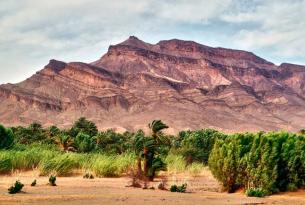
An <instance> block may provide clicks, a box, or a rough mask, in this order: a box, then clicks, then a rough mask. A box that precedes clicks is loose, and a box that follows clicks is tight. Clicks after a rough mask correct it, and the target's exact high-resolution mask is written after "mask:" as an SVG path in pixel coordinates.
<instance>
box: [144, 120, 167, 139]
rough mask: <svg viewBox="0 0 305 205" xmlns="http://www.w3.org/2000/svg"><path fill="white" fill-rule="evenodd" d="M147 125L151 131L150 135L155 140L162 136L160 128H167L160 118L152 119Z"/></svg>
mask: <svg viewBox="0 0 305 205" xmlns="http://www.w3.org/2000/svg"><path fill="white" fill-rule="evenodd" d="M148 127H149V129H150V131H151V134H152V137H153V138H154V139H155V140H158V138H160V136H162V130H164V129H167V128H168V126H167V125H166V124H164V123H163V122H162V121H161V120H153V121H152V122H151V123H149V124H148Z"/></svg>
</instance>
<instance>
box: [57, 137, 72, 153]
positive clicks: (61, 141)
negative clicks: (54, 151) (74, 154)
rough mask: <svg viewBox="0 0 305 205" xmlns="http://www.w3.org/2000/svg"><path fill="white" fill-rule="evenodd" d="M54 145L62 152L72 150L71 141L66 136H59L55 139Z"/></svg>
mask: <svg viewBox="0 0 305 205" xmlns="http://www.w3.org/2000/svg"><path fill="white" fill-rule="evenodd" d="M56 143H57V144H58V145H59V147H60V149H61V150H62V151H69V150H74V142H73V139H72V138H71V137H70V136H69V135H67V134H59V135H57V137H56Z"/></svg>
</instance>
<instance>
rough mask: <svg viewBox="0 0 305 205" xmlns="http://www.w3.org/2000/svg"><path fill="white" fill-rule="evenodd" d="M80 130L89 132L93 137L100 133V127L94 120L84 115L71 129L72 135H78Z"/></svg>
mask: <svg viewBox="0 0 305 205" xmlns="http://www.w3.org/2000/svg"><path fill="white" fill-rule="evenodd" d="M80 132H82V133H84V134H87V135H89V136H91V137H94V136H96V135H97V134H98V129H97V127H96V125H95V124H94V123H93V122H92V121H89V120H87V119H86V118H84V117H81V118H79V119H78V120H77V121H76V122H75V123H74V124H73V126H72V128H71V130H70V135H71V136H72V137H76V136H77V135H78V133H80Z"/></svg>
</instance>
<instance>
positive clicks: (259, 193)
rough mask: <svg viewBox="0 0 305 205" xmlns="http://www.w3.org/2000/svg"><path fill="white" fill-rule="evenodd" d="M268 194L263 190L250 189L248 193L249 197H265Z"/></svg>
mask: <svg viewBox="0 0 305 205" xmlns="http://www.w3.org/2000/svg"><path fill="white" fill-rule="evenodd" d="M267 194H268V192H267V191H265V190H264V189H261V188H250V189H248V190H247V191H246V195H247V196H248V197H264V196H266V195H267Z"/></svg>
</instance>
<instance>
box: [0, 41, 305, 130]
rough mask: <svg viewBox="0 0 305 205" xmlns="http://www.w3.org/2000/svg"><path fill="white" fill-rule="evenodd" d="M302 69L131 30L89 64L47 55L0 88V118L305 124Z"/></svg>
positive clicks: (112, 123) (256, 126)
mask: <svg viewBox="0 0 305 205" xmlns="http://www.w3.org/2000/svg"><path fill="white" fill-rule="evenodd" d="M304 85H305V67H304V66H299V65H292V64H287V63H283V64H282V65H280V66H276V65H274V64H273V63H271V62H268V61H266V60H264V59H262V58H260V57H258V56H256V55H254V54H253V53H250V52H246V51H240V50H232V49H225V48H212V47H208V46H204V45H200V44H198V43H195V42H193V41H182V40H177V39H173V40H168V41H160V42H159V43H157V44H149V43H145V42H143V41H141V40H139V39H138V38H136V37H134V36H131V37H129V39H127V40H126V41H124V42H122V43H120V44H117V45H114V46H110V47H109V49H108V52H107V53H106V54H105V55H103V56H102V57H101V58H100V59H99V60H97V61H95V62H92V63H90V64H86V63H80V62H72V63H64V62H60V61H56V60H50V62H49V64H48V65H46V66H45V67H44V68H43V69H42V70H41V71H39V72H37V73H36V74H34V75H33V76H32V77H30V78H29V79H26V80H25V81H23V82H21V83H17V84H5V85H1V86H0V122H1V123H4V124H5V125H19V124H22V125H26V124H29V123H31V122H33V121H38V122H40V123H42V124H44V125H46V126H48V125H51V124H56V125H58V126H60V127H67V126H70V125H71V123H72V122H73V121H74V120H76V119H77V118H79V117H80V116H85V117H87V118H89V119H91V120H93V121H94V122H95V123H97V125H98V126H99V127H100V128H118V129H119V130H122V131H123V130H135V129H139V128H145V127H146V125H147V123H148V122H149V121H151V120H153V119H162V120H164V121H165V122H166V123H167V124H168V125H169V126H170V127H171V128H172V130H170V131H171V132H176V131H178V130H181V129H196V128H202V127H211V128H215V129H220V130H223V131H232V132H233V131H255V130H278V129H287V130H290V131H296V130H299V129H300V128H302V127H304V126H305V122H303V121H302V119H304V117H305V98H304V97H305V92H304V91H305V88H304Z"/></svg>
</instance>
